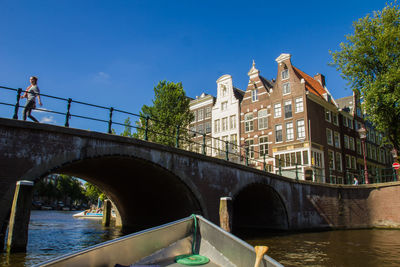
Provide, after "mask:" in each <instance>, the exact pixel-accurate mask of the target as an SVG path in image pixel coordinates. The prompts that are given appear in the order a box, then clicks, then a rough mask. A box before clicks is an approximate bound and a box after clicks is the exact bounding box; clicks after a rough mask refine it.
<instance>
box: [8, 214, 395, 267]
mask: <svg viewBox="0 0 400 267" xmlns="http://www.w3.org/2000/svg"><path fill="white" fill-rule="evenodd" d="M73 213H74V212H65V211H32V213H31V221H30V225H29V242H28V248H27V253H16V254H11V255H7V254H5V253H3V254H0V266H13V267H14V266H15V267H20V266H21V267H22V266H31V265H33V264H37V263H40V262H43V261H45V260H47V259H51V258H53V257H56V256H60V255H63V254H65V253H70V252H73V251H77V250H80V249H82V248H85V247H88V246H91V245H94V244H97V243H100V242H103V241H107V240H110V239H114V238H117V237H119V236H121V235H122V234H121V232H120V231H119V230H118V229H115V228H104V227H102V225H101V220H82V219H79V220H78V219H74V218H73V217H72V214H73ZM241 236H242V237H243V238H244V239H245V240H246V241H247V242H248V243H250V244H252V245H268V247H269V251H268V255H269V256H271V257H272V258H274V259H276V260H277V261H279V262H281V263H282V264H283V265H285V266H363V267H364V266H400V230H348V231H326V232H317V233H291V234H282V233H280V234H277V233H274V234H272V233H269V234H259V233H258V234H257V235H254V234H252V235H249V234H246V235H244V234H243V235H241ZM254 236H257V237H254Z"/></svg>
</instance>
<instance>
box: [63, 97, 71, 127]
mask: <svg viewBox="0 0 400 267" xmlns="http://www.w3.org/2000/svg"><path fill="white" fill-rule="evenodd" d="M71 102H72V99H71V98H68V105H67V114H66V116H65V127H69V118H70V117H71V113H69V110H70V109H71Z"/></svg>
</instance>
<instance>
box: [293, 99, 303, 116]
mask: <svg viewBox="0 0 400 267" xmlns="http://www.w3.org/2000/svg"><path fill="white" fill-rule="evenodd" d="M294 102H295V109H296V111H295V112H296V113H298V112H303V111H304V107H303V98H302V97H299V98H296V99H295V101H294Z"/></svg>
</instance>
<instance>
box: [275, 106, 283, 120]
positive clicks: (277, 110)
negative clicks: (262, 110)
mask: <svg viewBox="0 0 400 267" xmlns="http://www.w3.org/2000/svg"><path fill="white" fill-rule="evenodd" d="M280 116H282V109H281V103H277V104H275V105H274V117H275V118H279V117H280Z"/></svg>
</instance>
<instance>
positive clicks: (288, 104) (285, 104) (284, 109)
mask: <svg viewBox="0 0 400 267" xmlns="http://www.w3.org/2000/svg"><path fill="white" fill-rule="evenodd" d="M283 104H284V105H283V111H284V112H285V114H284V116H285V119H290V118H293V108H292V100H286V101H285V102H284V103H283ZM287 106H290V117H286V107H287Z"/></svg>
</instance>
